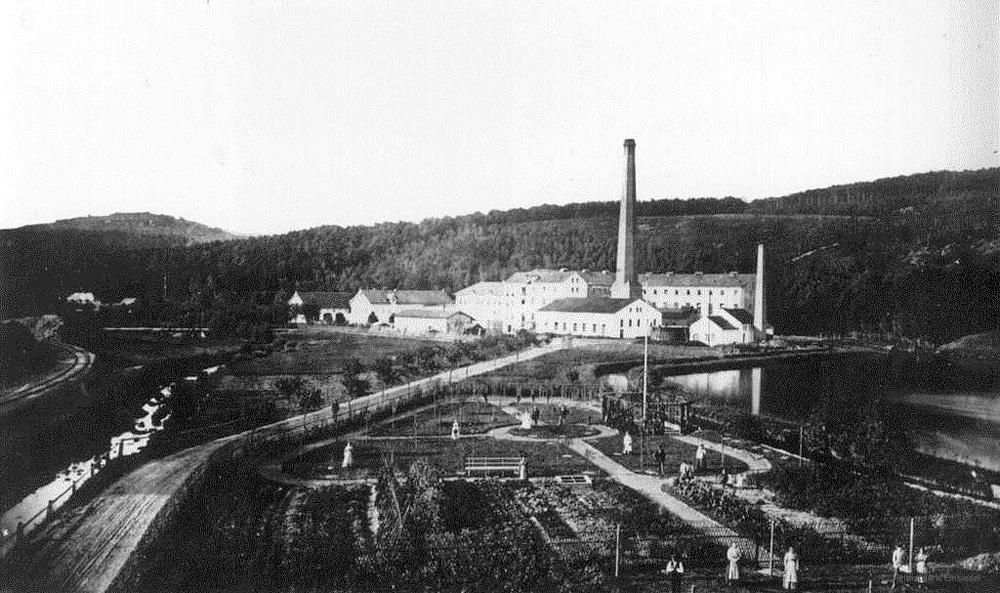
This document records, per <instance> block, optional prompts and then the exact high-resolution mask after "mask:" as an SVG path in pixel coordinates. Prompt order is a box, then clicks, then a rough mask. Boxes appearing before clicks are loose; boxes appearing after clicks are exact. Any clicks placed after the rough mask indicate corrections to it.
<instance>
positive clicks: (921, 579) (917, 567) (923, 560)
mask: <svg viewBox="0 0 1000 593" xmlns="http://www.w3.org/2000/svg"><path fill="white" fill-rule="evenodd" d="M929 557H930V554H928V553H927V550H926V548H918V549H917V553H916V554H915V555H914V556H913V573H914V574H915V575H916V578H917V583H918V584H920V585H924V584H925V583H926V582H927V560H928V558H929ZM905 560H906V551H905V550H903V546H900V545H898V544H897V545H896V549H894V550H893V551H892V588H893V589H895V588H896V583H898V582H899V573H901V572H909V570H910V567H909V565H908V564H907V565H905V568H904V561H905Z"/></svg>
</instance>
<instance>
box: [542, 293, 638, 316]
mask: <svg viewBox="0 0 1000 593" xmlns="http://www.w3.org/2000/svg"><path fill="white" fill-rule="evenodd" d="M637 301H638V302H640V303H643V304H645V305H647V306H651V305H648V303H646V302H645V301H643V300H642V299H613V298H610V297H587V298H582V299H558V300H555V301H552V302H551V303H549V304H548V305H545V306H544V307H542V308H541V309H539V311H554V312H559V313H617V312H619V311H621V310H622V309H624V308H625V307H628V306H629V305H631V304H632V303H635V302H637Z"/></svg>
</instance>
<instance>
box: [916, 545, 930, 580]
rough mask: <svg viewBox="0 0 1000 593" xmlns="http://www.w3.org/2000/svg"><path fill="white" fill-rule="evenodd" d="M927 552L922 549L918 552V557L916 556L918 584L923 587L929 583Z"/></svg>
mask: <svg viewBox="0 0 1000 593" xmlns="http://www.w3.org/2000/svg"><path fill="white" fill-rule="evenodd" d="M927 556H928V554H927V550H925V549H923V548H920V549H919V550H917V555H916V556H914V558H913V559H914V560H915V561H916V565H915V566H914V567H913V568H914V570H915V571H916V573H917V582H918V583H920V585H923V584H924V583H926V582H927Z"/></svg>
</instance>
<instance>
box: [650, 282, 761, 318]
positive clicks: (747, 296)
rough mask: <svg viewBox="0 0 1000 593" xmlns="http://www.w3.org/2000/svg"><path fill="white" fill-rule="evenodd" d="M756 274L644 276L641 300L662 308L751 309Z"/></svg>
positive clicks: (709, 311) (712, 310)
mask: <svg viewBox="0 0 1000 593" xmlns="http://www.w3.org/2000/svg"><path fill="white" fill-rule="evenodd" d="M756 279H757V276H756V274H738V273H736V272H730V273H728V274H702V273H701V272H696V273H694V274H674V273H673V272H667V273H664V274H642V275H641V276H639V281H640V282H641V283H642V298H644V299H646V300H647V301H649V302H650V303H652V304H653V305H654V306H656V307H659V308H661V309H664V308H671V309H683V308H693V309H695V310H698V311H701V310H702V309H707V311H708V313H709V314H710V315H711V314H712V313H714V312H715V311H716V310H717V309H719V308H722V307H728V308H731V309H733V308H739V309H752V308H753V305H754V283H755V282H756Z"/></svg>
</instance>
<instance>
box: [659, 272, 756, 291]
mask: <svg viewBox="0 0 1000 593" xmlns="http://www.w3.org/2000/svg"><path fill="white" fill-rule="evenodd" d="M756 279H757V275H756V274H735V273H730V274H674V273H672V272H671V273H667V274H640V275H639V282H640V283H641V284H642V285H643V286H655V287H661V286H671V287H672V286H718V287H720V288H726V287H730V286H738V287H740V288H753V286H754V281H755V280H756Z"/></svg>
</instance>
